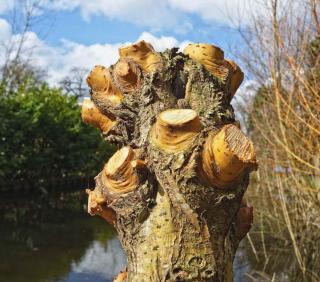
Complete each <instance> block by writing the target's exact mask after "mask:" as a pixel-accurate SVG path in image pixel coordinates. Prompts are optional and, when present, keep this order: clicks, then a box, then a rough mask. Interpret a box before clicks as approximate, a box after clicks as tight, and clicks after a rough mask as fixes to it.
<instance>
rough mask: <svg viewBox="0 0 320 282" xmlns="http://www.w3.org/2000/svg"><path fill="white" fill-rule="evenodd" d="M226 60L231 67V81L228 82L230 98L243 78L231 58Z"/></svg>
mask: <svg viewBox="0 0 320 282" xmlns="http://www.w3.org/2000/svg"><path fill="white" fill-rule="evenodd" d="M226 61H227V62H228V63H229V65H230V66H231V68H232V76H231V82H230V93H231V98H232V97H233V96H234V94H235V93H236V91H237V90H238V88H239V86H240V85H241V83H242V81H243V78H244V74H243V72H242V70H241V69H240V67H239V66H238V65H237V64H236V63H235V62H234V61H231V60H226Z"/></svg>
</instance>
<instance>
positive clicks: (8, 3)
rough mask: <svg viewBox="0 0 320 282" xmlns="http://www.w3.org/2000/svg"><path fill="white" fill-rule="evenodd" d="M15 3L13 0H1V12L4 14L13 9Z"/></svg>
mask: <svg viewBox="0 0 320 282" xmlns="http://www.w3.org/2000/svg"><path fill="white" fill-rule="evenodd" d="M13 5H14V1H13V0H1V1H0V14H4V13H5V12H7V11H9V10H11V9H12V7H13Z"/></svg>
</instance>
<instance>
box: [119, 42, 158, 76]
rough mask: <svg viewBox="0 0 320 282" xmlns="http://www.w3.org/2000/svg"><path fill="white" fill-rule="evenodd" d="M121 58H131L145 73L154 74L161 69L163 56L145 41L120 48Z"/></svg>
mask: <svg viewBox="0 0 320 282" xmlns="http://www.w3.org/2000/svg"><path fill="white" fill-rule="evenodd" d="M119 55H120V58H130V59H132V60H134V61H135V62H136V63H137V64H138V65H139V66H140V67H141V68H142V69H143V70H144V71H145V72H152V71H155V70H158V69H160V68H161V66H162V63H161V56H160V54H158V53H157V52H156V51H155V50H154V49H153V47H152V45H151V44H149V43H146V42H145V41H144V40H142V41H140V42H138V43H136V44H133V45H130V46H127V47H123V48H119Z"/></svg>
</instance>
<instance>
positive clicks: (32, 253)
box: [0, 194, 114, 282]
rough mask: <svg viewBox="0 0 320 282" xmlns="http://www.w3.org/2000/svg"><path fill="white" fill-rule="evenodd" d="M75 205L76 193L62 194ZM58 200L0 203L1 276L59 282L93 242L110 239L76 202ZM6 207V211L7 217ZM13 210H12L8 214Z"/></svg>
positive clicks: (14, 281) (108, 232)
mask: <svg viewBox="0 0 320 282" xmlns="http://www.w3.org/2000/svg"><path fill="white" fill-rule="evenodd" d="M64 197H67V198H68V199H67V200H66V201H65V202H66V203H69V204H68V205H70V202H71V203H72V200H71V198H74V199H75V201H74V203H76V202H77V203H79V195H78V194H77V195H73V197H70V195H64ZM63 203H64V201H63V200H61V195H60V196H59V198H55V199H50V200H47V201H44V200H43V199H19V200H17V199H13V200H11V201H7V206H6V207H3V206H2V207H1V208H0V210H1V212H4V211H5V212H6V213H2V215H1V217H2V218H1V228H0V237H1V241H0V273H1V275H0V280H1V281H2V280H3V281H12V282H20V281H34V282H38V281H39V282H40V281H57V280H60V279H62V278H63V277H66V276H67V275H68V273H69V272H70V271H71V267H72V265H78V264H79V263H80V260H81V258H82V257H83V256H84V254H85V252H86V250H87V249H88V248H89V246H90V244H92V242H93V241H96V242H100V243H101V246H106V243H107V241H108V240H109V239H111V238H113V237H114V233H113V231H112V229H111V228H108V227H106V225H105V223H104V222H101V220H100V219H98V218H95V219H92V218H90V216H89V215H86V213H85V212H84V211H83V207H82V206H81V205H79V204H74V205H72V204H71V205H70V206H66V205H65V204H63ZM8 211H9V215H8ZM10 211H11V214H10Z"/></svg>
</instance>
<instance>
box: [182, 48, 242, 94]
mask: <svg viewBox="0 0 320 282" xmlns="http://www.w3.org/2000/svg"><path fill="white" fill-rule="evenodd" d="M183 53H184V54H186V55H188V56H189V57H190V58H191V59H193V60H194V61H196V62H198V63H200V64H202V65H204V67H205V68H206V69H207V70H208V71H209V72H211V73H212V74H213V75H214V76H216V77H218V78H220V79H222V80H227V79H228V78H229V77H231V79H230V93H231V98H232V97H233V96H234V94H235V93H236V91H237V89H238V88H239V86H240V84H241V83H242V81H243V78H244V74H243V72H242V71H241V69H240V67H239V66H238V65H237V64H236V63H235V62H233V61H231V60H225V59H224V53H223V51H222V50H221V49H220V48H219V47H217V46H214V45H209V44H189V45H188V46H187V47H186V48H185V49H184V51H183Z"/></svg>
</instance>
